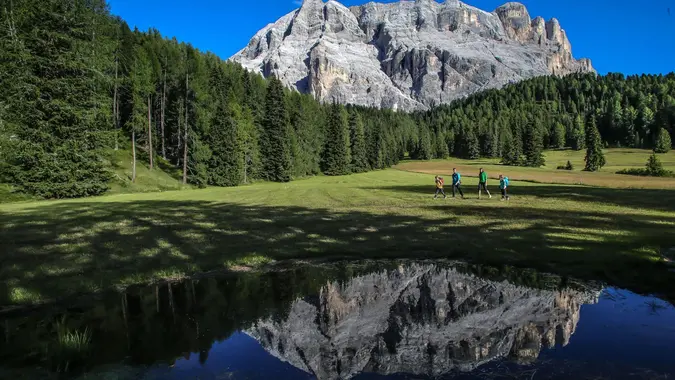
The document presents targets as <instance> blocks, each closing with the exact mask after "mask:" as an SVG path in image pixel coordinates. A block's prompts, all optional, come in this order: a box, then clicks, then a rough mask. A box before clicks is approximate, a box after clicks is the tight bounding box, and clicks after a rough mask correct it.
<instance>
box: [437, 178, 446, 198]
mask: <svg viewBox="0 0 675 380" xmlns="http://www.w3.org/2000/svg"><path fill="white" fill-rule="evenodd" d="M444 184H445V181H444V180H443V177H439V176H436V194H434V199H436V198H437V197H438V194H439V193H440V194H443V199H445V198H447V196H446V195H445V191H444V190H443V185H444Z"/></svg>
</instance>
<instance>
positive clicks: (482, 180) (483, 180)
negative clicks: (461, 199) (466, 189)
mask: <svg viewBox="0 0 675 380" xmlns="http://www.w3.org/2000/svg"><path fill="white" fill-rule="evenodd" d="M487 179H488V175H487V173H486V172H485V170H483V168H480V172H479V173H478V199H480V197H481V195H482V193H483V190H485V192H486V193H487V195H488V197H490V199H492V194H490V190H488V188H487Z"/></svg>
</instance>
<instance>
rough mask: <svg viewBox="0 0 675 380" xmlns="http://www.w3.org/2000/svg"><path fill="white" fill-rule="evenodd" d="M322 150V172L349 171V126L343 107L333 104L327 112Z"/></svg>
mask: <svg viewBox="0 0 675 380" xmlns="http://www.w3.org/2000/svg"><path fill="white" fill-rule="evenodd" d="M325 144H326V145H325V148H324V151H323V160H322V162H323V172H324V174H326V175H345V174H348V173H349V166H350V158H349V156H350V155H349V127H348V125H347V117H346V116H345V111H344V108H343V107H342V106H341V105H339V104H333V105H332V106H331V108H330V111H329V114H328V120H327V125H326V142H325Z"/></svg>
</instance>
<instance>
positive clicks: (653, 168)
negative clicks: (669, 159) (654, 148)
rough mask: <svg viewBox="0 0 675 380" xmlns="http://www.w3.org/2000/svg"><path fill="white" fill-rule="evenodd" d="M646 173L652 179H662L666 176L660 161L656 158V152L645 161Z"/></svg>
mask: <svg viewBox="0 0 675 380" xmlns="http://www.w3.org/2000/svg"><path fill="white" fill-rule="evenodd" d="M646 171H647V174H648V175H650V176H652V177H663V176H665V175H666V174H667V173H666V170H665V169H664V168H663V164H662V163H661V160H659V158H658V157H656V152H655V153H652V155H651V156H649V160H647V165H646Z"/></svg>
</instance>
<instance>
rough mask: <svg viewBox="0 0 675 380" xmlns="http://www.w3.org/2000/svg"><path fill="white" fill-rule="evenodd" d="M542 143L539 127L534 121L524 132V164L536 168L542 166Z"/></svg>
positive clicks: (543, 161)
mask: <svg viewBox="0 0 675 380" xmlns="http://www.w3.org/2000/svg"><path fill="white" fill-rule="evenodd" d="M544 163H545V160H544V143H543V140H542V137H541V127H540V126H539V125H538V124H537V123H535V124H533V125H531V126H530V128H529V130H528V131H527V133H526V134H525V166H530V167H535V168H538V167H540V166H543V165H544Z"/></svg>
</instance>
